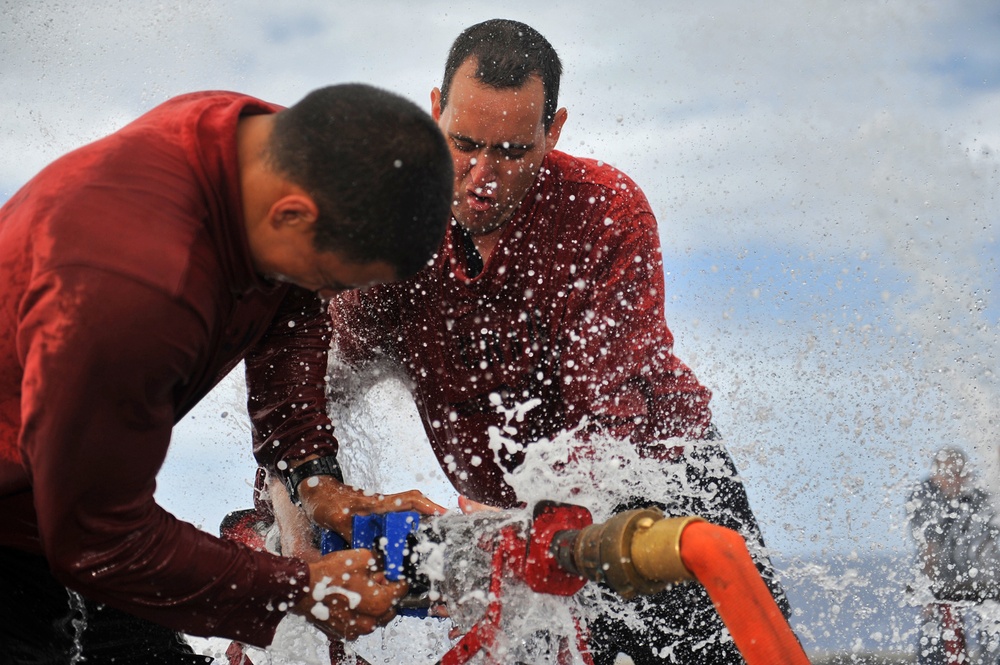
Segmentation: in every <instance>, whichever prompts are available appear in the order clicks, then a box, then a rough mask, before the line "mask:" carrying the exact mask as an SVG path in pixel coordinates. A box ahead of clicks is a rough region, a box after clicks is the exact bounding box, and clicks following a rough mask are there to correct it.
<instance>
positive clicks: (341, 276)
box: [260, 229, 396, 300]
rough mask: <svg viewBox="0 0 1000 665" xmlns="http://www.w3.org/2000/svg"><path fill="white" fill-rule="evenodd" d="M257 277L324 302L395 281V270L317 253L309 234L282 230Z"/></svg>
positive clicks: (378, 263) (340, 254) (376, 263)
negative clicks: (304, 291) (312, 294)
mask: <svg viewBox="0 0 1000 665" xmlns="http://www.w3.org/2000/svg"><path fill="white" fill-rule="evenodd" d="M269 249H270V251H269V253H268V254H267V256H266V259H265V262H263V263H262V264H261V265H260V272H261V274H263V275H265V276H266V277H269V278H271V279H274V280H277V281H281V282H289V283H291V284H295V285H296V286H301V287H302V288H305V289H309V290H310V291H314V292H316V293H317V294H319V296H320V297H321V298H323V299H324V300H329V299H330V298H331V297H333V296H334V295H335V294H337V293H339V292H341V291H346V290H349V289H356V288H362V287H365V286H371V285H373V284H382V283H384V282H392V281H395V280H396V270H395V268H394V267H392V266H391V265H389V264H388V263H386V262H384V261H372V262H369V263H356V262H354V261H352V260H350V259H349V258H348V257H346V256H345V255H344V253H343V252H337V251H328V252H321V251H319V250H317V249H316V248H315V247H314V246H313V242H312V234H311V233H308V232H305V233H303V232H293V231H292V230H290V229H286V230H285V232H284V234H283V238H282V239H281V241H280V242H274V243H272V244H271V245H270V247H269Z"/></svg>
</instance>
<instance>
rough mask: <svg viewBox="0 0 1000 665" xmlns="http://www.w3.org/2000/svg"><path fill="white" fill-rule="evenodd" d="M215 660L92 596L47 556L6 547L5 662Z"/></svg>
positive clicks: (2, 589)
mask: <svg viewBox="0 0 1000 665" xmlns="http://www.w3.org/2000/svg"><path fill="white" fill-rule="evenodd" d="M74 662H81V663H87V665H110V664H111V663H114V664H115V665H146V664H149V665H209V664H210V663H212V658H211V657H208V656H200V655H197V654H195V653H194V651H193V650H192V649H191V647H190V646H189V645H188V644H187V643H186V642H185V641H184V639H183V637H182V636H181V635H179V634H178V633H176V632H175V631H172V630H170V629H169V628H164V627H163V626H159V625H157V624H155V623H151V622H149V621H144V620H142V619H139V618H137V617H134V616H131V615H129V614H126V613H124V612H120V611H118V610H116V609H114V608H111V607H108V606H107V605H103V604H101V603H95V602H92V601H89V600H87V599H85V598H83V597H82V596H80V595H79V594H78V593H76V592H74V591H70V590H69V589H67V588H66V587H64V586H63V585H61V584H59V583H58V582H57V581H56V580H55V578H54V577H52V574H51V573H50V572H49V569H48V565H47V564H46V563H45V559H44V558H42V557H40V556H36V555H32V554H28V553H26V552H20V551H18V550H12V549H9V548H5V547H0V665H8V664H9V665H14V664H15V663H16V664H17V665H67V664H68V663H74Z"/></svg>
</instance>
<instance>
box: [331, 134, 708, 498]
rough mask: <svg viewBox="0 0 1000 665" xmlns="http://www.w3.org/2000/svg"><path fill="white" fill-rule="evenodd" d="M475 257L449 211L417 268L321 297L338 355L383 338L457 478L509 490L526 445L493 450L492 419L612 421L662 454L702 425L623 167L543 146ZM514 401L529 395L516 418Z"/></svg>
mask: <svg viewBox="0 0 1000 665" xmlns="http://www.w3.org/2000/svg"><path fill="white" fill-rule="evenodd" d="M477 260H478V254H477V253H476V252H475V249H474V247H471V239H469V238H467V237H466V236H465V234H464V232H463V231H462V230H461V229H460V228H459V227H458V226H457V225H456V224H454V223H453V224H452V225H451V227H450V228H449V230H448V234H447V236H446V238H445V242H444V245H443V247H442V249H441V252H440V254H439V256H438V257H437V258H436V259H435V261H434V263H433V264H432V265H430V266H429V267H428V268H427V269H425V270H423V271H422V272H421V273H420V274H418V275H417V276H416V277H415V278H413V279H411V280H408V281H406V282H401V283H397V284H391V285H383V286H378V287H373V288H371V289H369V290H367V291H364V292H352V293H345V294H341V295H340V296H338V297H337V298H335V299H334V301H333V302H332V303H331V307H330V311H331V315H332V319H333V323H334V326H333V328H334V339H335V347H336V348H337V350H338V352H339V353H340V355H341V356H342V358H344V359H345V360H347V361H348V362H349V363H358V362H362V361H364V360H367V359H370V358H372V357H373V356H374V355H375V351H376V350H380V351H381V352H383V353H385V354H387V355H389V356H390V357H392V358H394V359H395V360H397V361H399V362H400V363H402V364H403V366H404V367H405V368H406V369H407V372H408V374H409V376H410V378H411V379H412V381H413V383H414V393H415V397H416V401H417V406H418V410H419V412H420V415H421V417H422V420H423V423H424V428H425V430H426V431H427V435H428V437H429V438H430V442H431V445H432V446H433V449H434V452H435V454H436V455H437V458H438V460H439V462H440V463H441V466H442V468H443V469H444V471H445V473H447V475H448V478H449V479H450V480H451V482H452V484H453V485H454V486H455V488H456V489H457V490H458V491H459V492H461V493H462V494H465V495H466V496H469V497H471V498H473V499H475V500H478V501H481V502H485V503H489V504H493V505H497V506H502V507H507V506H511V505H514V504H516V503H517V498H516V497H515V496H514V494H513V492H512V490H511V488H510V487H509V485H508V484H507V483H506V482H505V481H504V478H503V475H504V472H505V471H507V470H511V469H513V468H515V467H516V466H517V465H518V464H519V463H520V462H521V461H522V460H523V458H524V453H523V452H513V453H512V452H509V451H507V450H506V449H502V450H499V451H496V452H495V451H493V450H491V449H490V448H489V446H488V443H489V434H488V432H489V430H490V428H491V427H496V428H498V429H499V430H500V431H502V432H503V433H504V435H505V436H507V437H508V438H511V439H513V440H515V441H517V442H518V443H521V444H529V443H531V442H532V441H537V440H538V439H540V438H542V437H547V438H551V437H553V436H555V435H556V434H558V433H559V432H561V431H564V430H567V429H572V428H575V427H577V426H578V425H580V424H581V423H582V422H583V421H584V419H586V423H587V424H586V426H585V428H584V435H585V433H586V431H594V430H603V431H607V432H610V433H612V434H614V435H615V436H618V437H628V438H630V439H631V440H632V441H633V442H634V443H635V445H637V446H639V447H640V450H641V451H642V452H643V453H644V454H647V455H653V456H661V457H668V456H670V455H671V454H672V453H673V448H672V447H671V446H670V444H665V443H664V441H665V439H667V438H669V437H676V436H684V437H692V438H699V437H701V436H702V435H703V434H704V432H705V430H706V429H707V428H708V426H709V424H710V421H711V413H710V411H709V408H708V403H709V399H710V396H711V395H710V392H709V391H708V390H707V389H706V388H704V387H703V386H702V385H700V384H699V383H698V381H697V379H696V378H695V376H694V374H693V373H692V372H691V370H690V369H689V368H688V367H687V366H685V365H684V363H682V362H681V361H680V360H679V359H678V358H677V357H676V356H674V355H673V352H672V346H673V336H672V335H671V333H670V330H669V329H668V328H667V323H666V320H665V318H664V311H663V303H664V283H663V265H662V259H661V255H660V244H659V236H658V233H657V227H656V220H655V219H654V217H653V214H652V212H651V210H650V208H649V204H648V202H647V201H646V198H645V196H644V195H643V193H642V192H641V191H640V190H639V188H638V187H637V186H636V184H635V183H634V182H632V180H630V179H629V178H628V177H627V176H626V175H624V174H623V173H621V172H619V171H617V170H615V169H613V168H611V167H610V166H607V165H605V164H602V163H600V162H596V161H593V160H588V159H579V158H575V157H571V156H569V155H566V154H564V153H560V152H552V153H550V154H549V156H548V157H547V158H546V159H545V161H544V163H543V165H542V170H541V172H540V175H539V177H538V179H537V181H536V182H535V184H534V185H533V186H532V188H531V190H530V191H529V192H528V194H527V195H526V196H525V199H524V201H523V202H522V204H521V206H520V208H519V210H518V211H517V213H516V215H515V216H514V218H513V220H512V221H511V222H510V223H509V224H508V225H507V226H506V227H505V229H504V231H503V236H502V237H501V238H500V240H499V242H498V244H497V245H496V248H495V249H494V251H493V253H492V255H491V256H490V258H489V260H488V261H487V262H486V264H485V266H482V269H481V271H478V269H479V266H474V264H475V262H476V261H477ZM518 404H521V405H527V406H531V405H533V408H530V409H528V410H527V411H523V410H522V411H521V416H522V419H519V418H518V415H517V413H516V412H515V411H513V410H512V409H514V408H515V407H516V405H518ZM507 414H512V417H510V418H509V419H508V417H507ZM497 461H499V464H498V463H497Z"/></svg>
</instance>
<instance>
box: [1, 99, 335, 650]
mask: <svg viewBox="0 0 1000 665" xmlns="http://www.w3.org/2000/svg"><path fill="white" fill-rule="evenodd" d="M276 110H278V107H276V106H273V105H271V104H267V103H264V102H261V101H259V100H255V99H253V98H250V97H246V96H243V95H237V94H233V93H195V94H191V95H185V96H182V97H178V98H175V99H173V100H170V101H168V102H166V103H164V104H162V105H161V106H159V107H157V108H155V109H154V110H152V111H150V112H149V113H147V114H146V115H144V116H142V117H140V118H139V119H138V120H136V121H135V122H133V123H131V124H129V125H127V126H126V127H124V128H123V129H121V130H120V131H118V132H115V133H114V134H112V135H110V136H108V137H107V138H104V139H102V140H100V141H97V142H95V143H92V144H90V145H88V146H85V147H83V148H80V149H79V150H76V151H74V152H72V153H69V154H68V155H66V156H64V157H62V158H61V159H59V160H57V161H55V162H54V163H53V164H51V165H50V166H49V167H47V168H46V169H44V170H43V171H42V172H41V173H39V174H38V175H37V176H36V177H35V178H34V179H32V180H31V181H30V182H29V183H28V184H27V185H25V186H24V187H23V188H22V189H21V190H20V191H18V192H17V193H16V194H15V195H14V196H13V197H12V198H11V199H10V200H9V201H8V202H7V203H6V204H5V205H4V206H3V208H0V546H5V547H12V548H17V549H20V550H25V551H29V552H35V553H40V554H43V555H44V556H45V557H46V559H47V560H48V562H49V565H50V567H51V569H52V572H53V574H55V576H56V577H57V578H58V579H59V580H60V581H62V582H63V583H65V584H66V585H67V586H69V587H71V588H73V589H76V590H78V591H80V592H81V593H83V594H84V595H86V596H88V597H89V598H92V599H94V600H97V601H101V602H106V603H108V604H109V605H113V606H115V607H118V608H120V609H123V610H125V611H128V612H130V613H133V614H135V615H137V616H140V617H144V618H146V619H150V620H153V621H156V622H159V623H161V624H164V625H167V626H170V627H172V628H174V629H178V630H183V631H187V632H190V633H193V634H200V635H219V636H225V637H232V638H240V639H242V640H245V641H248V642H251V643H254V644H261V645H266V644H268V643H269V642H270V640H271V638H272V636H273V633H274V629H275V627H276V625H277V623H278V621H279V620H280V619H281V617H282V616H283V612H281V611H279V610H278V607H279V604H280V603H281V602H283V601H284V602H288V601H289V598H290V596H291V597H292V598H297V597H299V596H300V595H301V588H302V585H303V584H304V582H305V581H306V580H307V578H308V568H307V566H306V564H305V563H304V562H302V561H300V560H296V559H289V558H280V557H276V556H272V555H269V554H266V553H259V552H253V551H251V550H249V549H247V548H244V547H241V546H238V545H236V544H234V543H232V542H226V541H223V540H220V539H219V538H216V537H213V536H211V535H209V534H207V533H205V532H202V531H199V530H198V529H197V528H195V527H194V526H192V525H190V524H187V523H185V522H182V521H180V520H178V519H176V518H175V517H173V516H172V515H171V514H169V513H168V512H166V511H165V510H163V509H162V508H161V507H160V506H158V505H157V504H156V503H155V502H154V500H153V493H154V490H155V489H156V483H155V478H156V474H157V471H158V470H159V468H160V466H161V464H162V463H163V460H164V456H165V455H166V452H167V447H168V444H169V442H170V433H171V429H172V427H173V425H174V424H175V423H176V422H177V421H178V420H179V419H180V418H181V417H182V416H183V415H184V413H186V412H187V411H188V410H189V409H190V408H191V407H192V406H193V405H194V404H195V403H197V402H198V400H199V399H201V398H202V397H203V396H204V395H205V394H206V393H207V392H208V391H209V390H210V389H211V388H212V387H213V386H214V385H215V384H216V383H217V382H218V381H219V380H220V379H221V378H222V377H223V376H225V374H226V373H228V372H229V370H231V369H232V368H233V367H234V366H236V365H237V364H238V363H239V361H240V360H241V359H242V358H244V356H246V355H247V354H248V353H249V354H251V358H253V359H258V358H267V370H268V372H269V373H270V374H271V375H274V376H277V377H279V379H282V380H276V381H275V382H274V383H272V384H268V387H269V389H270V390H269V391H268V392H261V391H260V387H261V386H263V385H264V379H266V378H267V377H263V378H262V374H261V372H262V371H263V369H261V368H260V366H259V364H254V367H256V369H255V370H252V371H251V372H249V373H251V374H253V376H251V377H250V378H251V379H253V381H252V383H253V385H254V387H255V389H256V390H255V391H254V392H253V394H252V395H251V403H252V404H253V411H254V412H255V413H254V416H255V419H254V423H255V428H256V429H255V435H256V438H257V443H258V445H259V447H260V449H261V450H260V461H261V463H262V464H267V465H270V464H273V463H274V462H275V460H276V459H278V458H280V457H282V456H284V455H286V454H292V455H297V454H298V453H297V451H298V450H302V449H304V448H309V447H311V446H314V445H315V446H318V447H320V448H331V449H332V450H334V451H335V450H336V443H335V442H333V441H332V440H331V439H330V438H329V422H328V420H327V419H326V416H325V415H324V414H323V393H322V386H323V374H324V373H325V362H323V359H324V357H325V351H326V349H327V347H328V344H329V338H328V336H327V335H328V332H327V329H328V321H327V320H326V315H325V312H324V311H323V309H322V307H321V306H320V304H319V302H318V300H317V299H316V298H315V296H313V295H312V294H309V293H307V292H305V291H303V290H301V289H297V288H293V287H289V286H283V285H275V284H272V283H269V282H267V281H265V280H263V279H262V278H260V277H259V276H258V275H257V274H256V273H255V271H254V268H253V265H252V263H251V259H250V255H249V249H248V246H247V240H246V236H245V230H244V227H243V213H242V209H241V206H242V203H241V196H240V188H239V180H238V175H237V174H238V169H237V154H236V127H237V122H238V120H239V118H240V116H241V115H245V114H261V113H273V112H275V111H276ZM289 321H295V322H296V323H297V325H296V326H295V327H294V328H290V327H289ZM290 330H295V331H296V334H295V335H294V336H292V335H290V334H289V331H290ZM316 367H318V368H319V370H318V372H317V371H315V368H316ZM304 368H310V370H309V372H305V371H303V369H304ZM289 377H293V378H289ZM292 404H294V405H295V407H296V413H297V415H298V422H297V424H296V429H295V430H288V429H287V426H285V425H284V424H283V423H284V422H285V420H286V417H287V413H288V411H289V409H291V405H292ZM311 405H316V406H317V407H318V408H315V409H313V408H311ZM283 428H286V429H283ZM284 435H287V436H284ZM278 436H284V440H283V441H282V442H281V443H279V444H278V445H274V441H275V438H277V437H278ZM212 443H213V442H211V441H206V442H205V445H206V446H208V445H212ZM290 450H292V452H291V453H290V452H289V451H290ZM227 472H228V470H227V469H225V468H218V467H217V466H214V465H207V466H205V467H203V468H200V469H196V470H195V471H194V473H195V477H193V478H192V482H204V483H211V482H214V479H215V478H216V477H217V474H223V473H227Z"/></svg>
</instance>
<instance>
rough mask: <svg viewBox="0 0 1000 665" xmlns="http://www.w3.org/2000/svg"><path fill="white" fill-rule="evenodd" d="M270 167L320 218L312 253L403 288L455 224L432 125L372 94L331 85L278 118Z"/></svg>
mask: <svg viewBox="0 0 1000 665" xmlns="http://www.w3.org/2000/svg"><path fill="white" fill-rule="evenodd" d="M267 150H268V159H269V162H270V163H271V165H272V167H273V168H274V169H275V170H276V171H277V172H278V173H280V174H282V176H284V177H286V178H287V179H288V180H289V181H290V182H293V183H295V184H296V185H298V186H299V187H301V188H302V189H304V190H305V191H306V192H307V193H308V194H309V195H310V196H311V197H312V198H313V200H314V201H315V203H316V206H317V208H318V209H319V218H318V219H317V221H316V225H315V229H316V231H315V236H314V238H313V246H314V247H315V249H316V250H317V251H321V252H322V251H337V252H339V253H341V254H342V255H343V256H344V258H346V259H348V260H350V261H352V262H355V263H370V262H372V261H384V262H386V263H388V264H389V265H391V266H393V267H394V268H395V270H396V276H397V278H399V279H404V278H406V277H409V276H411V275H413V274H415V273H416V272H418V271H419V270H420V269H421V268H423V267H424V266H425V265H426V264H427V262H428V261H429V260H430V258H431V257H432V256H433V254H434V252H435V251H437V249H438V247H439V246H440V244H441V241H442V239H443V238H444V232H445V228H446V226H447V222H448V219H450V216H451V199H452V181H453V177H454V176H453V167H452V162H451V155H450V154H449V152H448V146H447V144H446V143H445V140H444V137H443V136H442V134H441V131H440V130H439V129H438V127H437V125H436V124H435V123H434V120H433V119H432V118H431V117H430V115H429V114H427V113H426V112H425V111H424V110H422V109H421V108H420V107H418V106H417V105H416V104H414V103H413V102H410V101H409V100H406V99H404V98H403V97H400V96H399V95H396V94H394V93H391V92H387V91H385V90H381V89H379V88H374V87H372V86H369V85H364V84H357V83H350V84H341V85H333V86H328V87H325V88H320V89H319V90H314V91H313V92H311V93H309V94H308V95H306V97H305V98H303V99H302V101H300V102H298V103H297V104H295V105H294V106H291V107H289V108H287V109H284V110H282V111H280V112H279V113H277V114H276V116H275V120H274V128H273V130H272V132H271V137H270V139H269V142H268V146H267Z"/></svg>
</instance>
